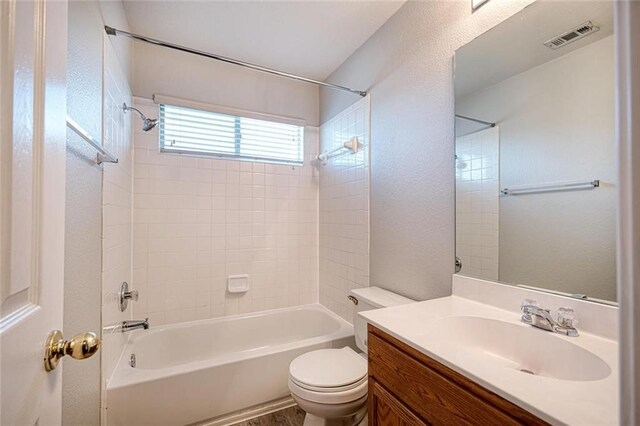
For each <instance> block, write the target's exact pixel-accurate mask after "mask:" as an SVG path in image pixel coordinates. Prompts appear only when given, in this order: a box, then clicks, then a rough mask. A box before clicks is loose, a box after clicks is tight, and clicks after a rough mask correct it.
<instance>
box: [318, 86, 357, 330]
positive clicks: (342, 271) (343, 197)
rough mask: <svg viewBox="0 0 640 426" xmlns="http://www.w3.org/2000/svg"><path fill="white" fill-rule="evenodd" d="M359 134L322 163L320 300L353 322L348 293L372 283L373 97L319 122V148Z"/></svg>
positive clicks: (337, 144) (328, 148)
mask: <svg viewBox="0 0 640 426" xmlns="http://www.w3.org/2000/svg"><path fill="white" fill-rule="evenodd" d="M354 136H357V137H358V140H359V142H360V143H361V144H362V145H363V146H362V149H361V150H360V151H359V152H358V153H356V154H351V153H350V152H349V151H347V150H346V149H345V150H342V151H339V152H337V153H336V154H334V155H332V156H331V157H330V158H329V159H328V161H327V164H325V165H320V166H318V167H319V173H320V191H319V195H320V216H319V218H320V303H322V304H323V305H324V306H326V307H327V308H329V309H331V310H332V311H334V312H336V313H337V314H339V315H340V316H341V317H343V318H344V319H346V320H347V321H349V322H353V312H354V310H353V303H351V302H350V301H349V300H348V299H347V297H346V294H347V293H348V292H349V290H352V289H354V288H361V287H367V286H368V285H369V98H368V97H366V98H363V99H361V100H360V101H358V102H356V103H355V104H353V105H352V106H350V107H349V108H347V109H345V110H344V111H342V112H341V113H340V114H338V115H337V116H335V117H334V118H332V119H331V120H329V121H328V122H326V123H324V124H323V125H322V127H321V128H320V148H321V149H320V152H329V151H332V150H334V149H337V148H340V147H341V146H342V145H343V144H344V143H345V142H346V141H348V140H350V139H351V138H352V137H354Z"/></svg>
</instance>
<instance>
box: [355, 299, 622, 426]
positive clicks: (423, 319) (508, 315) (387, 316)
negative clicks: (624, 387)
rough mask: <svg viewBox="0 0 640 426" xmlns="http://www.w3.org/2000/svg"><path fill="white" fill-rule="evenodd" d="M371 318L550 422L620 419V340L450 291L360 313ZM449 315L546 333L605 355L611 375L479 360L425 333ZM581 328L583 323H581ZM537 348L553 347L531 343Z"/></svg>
mask: <svg viewBox="0 0 640 426" xmlns="http://www.w3.org/2000/svg"><path fill="white" fill-rule="evenodd" d="M359 315H362V316H363V317H364V318H366V319H367V321H368V322H369V323H371V324H373V325H375V326H376V327H378V328H379V329H381V330H383V331H385V332H387V333H389V334H390V335H391V336H393V337H395V338H397V339H398V340H400V341H402V342H404V343H406V344H408V345H409V346H411V347H413V348H414V349H416V350H418V351H420V352H422V353H424V354H425V355H427V356H429V357H431V358H433V359H435V360H437V361H439V362H441V363H442V364H444V365H446V366H448V367H450V368H452V369H453V370H455V371H457V372H459V373H461V374H463V375H464V376H466V377H468V378H469V379H471V380H473V381H474V382H476V383H478V384H480V385H482V386H484V387H485V388H487V389H489V390H491V391H493V392H495V393H496V394H498V395H500V396H502V397H503V398H505V399H507V400H508V401H511V402H513V403H514V404H516V405H518V406H520V407H522V408H524V409H525V410H527V411H530V412H531V413H533V414H535V415H536V416H538V417H540V418H542V419H543V420H545V421H547V422H550V423H552V424H567V425H580V426H583V425H617V424H618V418H619V416H618V392H619V390H618V382H619V380H618V344H617V342H616V341H613V340H609V339H606V338H603V337H600V336H597V335H594V334H589V333H585V332H583V331H581V332H580V336H578V337H567V336H562V335H560V334H557V333H550V332H547V331H544V330H539V329H535V328H533V327H531V326H530V325H527V324H524V323H522V322H521V321H520V313H519V312H518V311H516V310H514V311H513V312H511V311H507V310H504V309H500V308H497V307H495V306H490V305H487V304H483V303H479V302H475V301H472V300H469V299H465V298H462V297H458V296H449V297H444V298H440V299H433V300H428V301H424V302H415V303H412V304H409V305H401V306H394V307H390V308H384V309H376V310H372V311H365V312H361V313H360V314H359ZM450 316H473V317H481V318H488V319H493V320H499V321H505V322H509V323H512V324H515V325H517V326H521V327H529V328H531V329H532V331H533V332H539V333H548V334H549V335H551V336H553V337H555V338H558V339H565V340H567V341H569V342H570V343H573V344H575V345H578V346H580V347H582V348H584V349H587V350H588V351H590V352H591V353H593V354H595V355H597V356H598V357H600V358H601V359H602V360H604V361H605V362H606V363H607V364H608V365H609V367H610V368H611V374H609V375H608V376H607V377H606V378H604V379H601V380H591V381H571V380H559V379H555V378H550V377H543V376H539V375H529V374H525V373H522V372H520V371H517V370H515V369H507V368H504V367H503V366H500V365H496V364H495V363H489V362H487V363H483V362H478V361H479V359H478V358H477V357H471V356H467V354H466V353H465V351H464V350H459V348H456V346H452V345H442V344H440V345H439V344H437V342H434V341H430V340H429V339H427V338H425V334H427V333H426V332H425V330H427V329H428V328H429V327H433V324H432V323H433V322H434V321H437V320H440V319H444V318H446V317H450ZM578 329H579V330H580V327H579V326H578ZM531 349H532V350H533V351H544V350H552V349H549V348H544V347H532V348H531Z"/></svg>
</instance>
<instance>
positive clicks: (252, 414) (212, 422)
mask: <svg viewBox="0 0 640 426" xmlns="http://www.w3.org/2000/svg"><path fill="white" fill-rule="evenodd" d="M294 405H296V403H295V401H294V400H293V398H291V397H290V396H288V397H285V398H282V399H276V400H275V401H270V402H267V403H266V404H262V405H255V406H253V407H251V408H247V409H245V410H240V411H236V412H234V413H231V414H227V415H225V416H222V417H216V418H214V419H208V420H204V421H202V422H198V423H193V424H192V425H191V426H229V425H233V424H235V423H240V422H244V421H246V420H251V419H254V418H256V417H260V416H264V415H265V414H270V413H274V412H276V411H280V410H283V409H285V408H289V407H293V406H294Z"/></svg>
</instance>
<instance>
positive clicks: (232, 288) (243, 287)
mask: <svg viewBox="0 0 640 426" xmlns="http://www.w3.org/2000/svg"><path fill="white" fill-rule="evenodd" d="M227 290H228V291H229V293H246V292H247V291H249V275H246V274H245V275H229V276H228V277H227Z"/></svg>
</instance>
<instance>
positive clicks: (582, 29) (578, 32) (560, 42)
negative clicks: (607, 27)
mask: <svg viewBox="0 0 640 426" xmlns="http://www.w3.org/2000/svg"><path fill="white" fill-rule="evenodd" d="M599 29H600V27H598V26H597V25H594V24H593V22H591V21H587V22H585V23H584V24H582V25H578V26H577V27H575V28H573V29H571V30H569V31H567V32H566V33H564V34H562V35H559V36H557V37H554V38H552V39H551V40H549V41H547V42H545V43H544V45H545V46H547V47H549V48H551V49H554V50H555V49H559V48H561V47H562V46H564V45H567V44H569V43H572V42H574V41H576V40H580V39H581V38H582V37H586V36H588V35H589V34H592V33H595V32H596V31H598V30H599Z"/></svg>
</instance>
